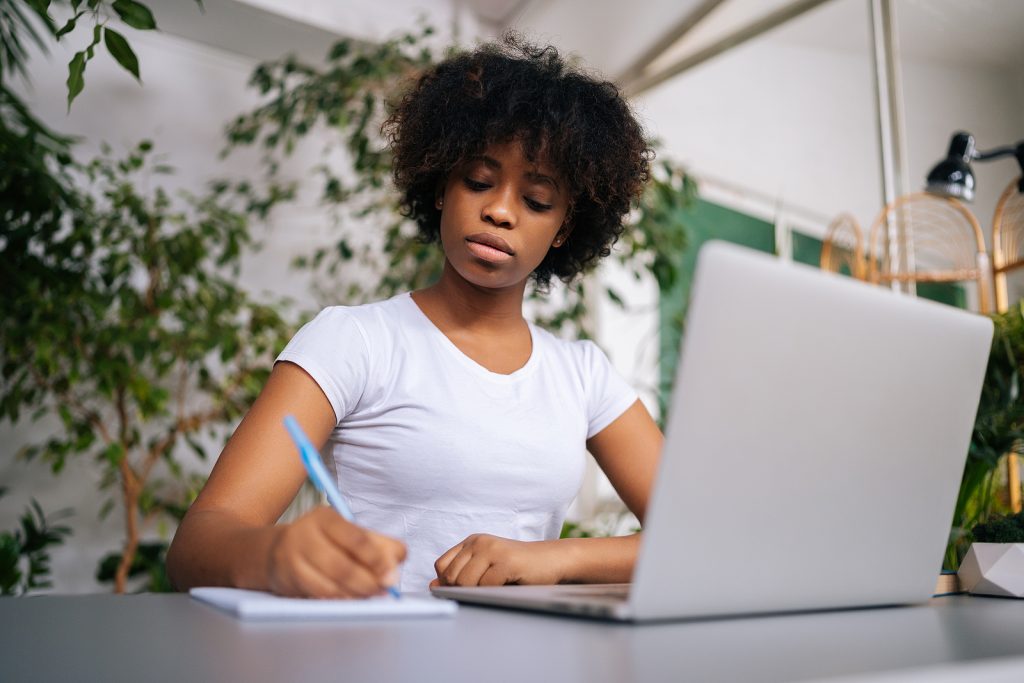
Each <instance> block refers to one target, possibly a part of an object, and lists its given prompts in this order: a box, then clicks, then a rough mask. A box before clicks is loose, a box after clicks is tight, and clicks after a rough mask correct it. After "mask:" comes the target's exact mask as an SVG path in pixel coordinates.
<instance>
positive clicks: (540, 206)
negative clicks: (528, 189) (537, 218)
mask: <svg viewBox="0 0 1024 683" xmlns="http://www.w3.org/2000/svg"><path fill="white" fill-rule="evenodd" d="M526 205H527V206H528V207H530V208H531V209H533V210H534V211H550V210H551V207H552V205H551V204H545V203H543V202H538V201H537V200H536V199H530V198H529V197H526Z"/></svg>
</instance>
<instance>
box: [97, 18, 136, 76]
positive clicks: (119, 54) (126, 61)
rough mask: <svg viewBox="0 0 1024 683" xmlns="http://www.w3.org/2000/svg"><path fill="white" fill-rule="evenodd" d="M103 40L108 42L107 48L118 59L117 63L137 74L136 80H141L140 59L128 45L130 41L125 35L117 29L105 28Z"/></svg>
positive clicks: (134, 74)
mask: <svg viewBox="0 0 1024 683" xmlns="http://www.w3.org/2000/svg"><path fill="white" fill-rule="evenodd" d="M103 40H104V42H106V44H107V50H109V51H110V54H111V55H112V56H113V57H114V59H116V60H117V63H118V64H120V65H121V66H123V67H124V68H125V69H127V70H128V71H129V72H130V73H131V74H132V75H133V76H135V80H137V81H140V82H141V79H140V78H139V59H138V58H137V57H136V56H135V53H134V52H132V48H131V47H130V46H129V45H128V41H127V40H125V39H124V36H122V35H121V34H120V33H118V32H117V31H114V30H112V29H110V28H106V29H104V30H103Z"/></svg>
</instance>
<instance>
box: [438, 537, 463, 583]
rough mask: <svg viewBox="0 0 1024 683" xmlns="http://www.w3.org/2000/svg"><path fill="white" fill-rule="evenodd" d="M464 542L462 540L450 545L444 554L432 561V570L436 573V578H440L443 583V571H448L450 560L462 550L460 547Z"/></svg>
mask: <svg viewBox="0 0 1024 683" xmlns="http://www.w3.org/2000/svg"><path fill="white" fill-rule="evenodd" d="M465 544H466V541H463V542H462V543H459V544H458V545H454V546H452V547H451V548H449V549H448V550H446V551H445V552H444V554H443V555H441V557H439V558H437V559H436V560H435V561H434V571H435V572H436V573H437V578H438V579H440V580H441V583H445V580H444V573H445V572H446V571H448V566H449V565H450V564H451V563H452V560H454V559H455V558H456V557H457V556H458V555H459V553H460V552H462V547H463V546H464V545H465Z"/></svg>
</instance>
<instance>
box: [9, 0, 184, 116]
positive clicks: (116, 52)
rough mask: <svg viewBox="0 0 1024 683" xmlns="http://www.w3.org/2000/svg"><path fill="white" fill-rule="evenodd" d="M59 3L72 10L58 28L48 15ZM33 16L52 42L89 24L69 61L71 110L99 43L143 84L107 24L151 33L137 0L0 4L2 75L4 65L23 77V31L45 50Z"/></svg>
mask: <svg viewBox="0 0 1024 683" xmlns="http://www.w3.org/2000/svg"><path fill="white" fill-rule="evenodd" d="M57 4H60V5H64V4H67V5H69V6H70V10H71V12H70V16H69V17H68V18H67V20H66V21H65V22H64V24H63V25H62V26H60V28H58V27H57V24H56V22H55V21H54V19H53V17H52V16H50V9H51V7H52V6H53V5H57ZM196 4H197V5H198V6H199V7H200V9H202V7H203V4H202V0H196ZM32 15H34V16H35V17H36V18H37V19H38V20H39V22H40V23H42V25H43V27H44V29H45V30H46V31H47V32H48V33H49V34H50V35H51V36H52V37H53V38H54V39H55V40H62V39H63V38H64V37H65V36H68V35H70V34H73V33H74V32H75V31H76V29H78V28H79V27H80V26H82V25H89V24H91V28H92V30H91V32H90V37H89V42H88V43H86V44H85V47H83V48H82V49H81V50H79V51H77V52H76V53H75V55H74V56H73V57H72V58H71V61H70V62H68V80H67V86H68V110H69V111H70V109H71V103H72V102H74V101H75V98H76V97H78V95H79V94H80V93H81V92H82V89H83V88H84V87H85V67H86V65H87V64H88V63H89V61H90V60H91V59H93V58H94V57H95V56H96V48H97V47H98V46H99V45H100V43H103V44H104V45H106V47H107V52H109V53H110V56H112V57H113V58H114V60H115V61H117V63H118V64H120V65H121V66H122V67H124V69H125V70H127V71H128V72H129V73H131V74H132V75H133V76H134V77H135V79H136V80H138V81H140V82H141V79H140V75H139V60H138V58H137V57H136V56H135V52H134V51H133V50H132V48H131V45H129V44H128V41H127V40H126V39H125V37H124V36H123V35H121V34H120V33H118V32H117V31H115V30H114V29H112V28H110V27H109V26H107V24H108V23H109V21H110V20H111V19H113V18H115V17H116V18H118V19H120V20H121V21H123V22H124V23H125V24H127V25H128V26H130V27H131V28H134V29H136V30H139V31H151V30H154V29H155V28H156V20H155V19H154V18H153V13H152V12H151V11H150V10H149V8H148V7H146V5H144V4H142V3H141V2H136V1H135V0H112V1H110V0H84V1H83V0H69V2H67V3H54V2H51V0H0V41H2V46H3V47H2V49H0V71H4V70H7V69H5V68H4V67H7V66H12V67H13V70H14V71H17V72H19V73H20V74H21V75H22V76H23V77H27V74H26V73H25V71H24V66H23V65H24V63H25V62H26V61H27V51H26V49H25V43H24V39H23V37H22V34H23V33H24V34H27V36H28V39H30V40H31V41H32V42H33V43H35V44H36V46H37V47H39V48H40V49H42V50H45V49H46V43H45V42H44V41H43V39H42V37H41V36H40V35H39V32H38V31H37V30H36V27H35V26H33V24H32V22H31V21H29V17H30V16H32Z"/></svg>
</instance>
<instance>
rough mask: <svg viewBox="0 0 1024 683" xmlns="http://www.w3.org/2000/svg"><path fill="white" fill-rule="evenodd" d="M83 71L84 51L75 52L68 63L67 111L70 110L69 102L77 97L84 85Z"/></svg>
mask: <svg viewBox="0 0 1024 683" xmlns="http://www.w3.org/2000/svg"><path fill="white" fill-rule="evenodd" d="M84 72H85V53H84V52H76V53H75V56H74V57H72V58H71V61H70V62H69V63H68V111H69V112H70V111H71V103H72V102H74V101H75V98H76V97H78V93H80V92H82V88H84V87H85V79H84V78H83V77H82V75H83V74H84Z"/></svg>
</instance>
